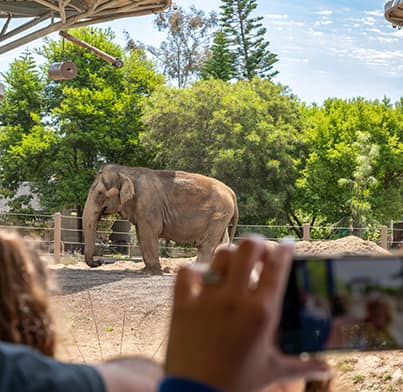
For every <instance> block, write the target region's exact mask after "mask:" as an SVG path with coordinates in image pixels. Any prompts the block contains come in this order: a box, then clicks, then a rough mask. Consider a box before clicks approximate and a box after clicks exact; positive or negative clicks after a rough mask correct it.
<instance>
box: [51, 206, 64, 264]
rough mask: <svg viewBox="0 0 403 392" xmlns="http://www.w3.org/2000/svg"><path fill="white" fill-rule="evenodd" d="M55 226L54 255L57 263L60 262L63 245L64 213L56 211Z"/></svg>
mask: <svg viewBox="0 0 403 392" xmlns="http://www.w3.org/2000/svg"><path fill="white" fill-rule="evenodd" d="M54 219H55V228H54V233H53V247H54V248H53V256H54V258H55V263H57V264H59V263H60V250H61V245H62V214H61V213H60V212H56V214H55V217H54Z"/></svg>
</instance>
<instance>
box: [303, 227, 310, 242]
mask: <svg viewBox="0 0 403 392" xmlns="http://www.w3.org/2000/svg"><path fill="white" fill-rule="evenodd" d="M303 230H304V232H303V237H302V239H303V240H304V241H310V240H311V225H310V224H309V223H304V228H303Z"/></svg>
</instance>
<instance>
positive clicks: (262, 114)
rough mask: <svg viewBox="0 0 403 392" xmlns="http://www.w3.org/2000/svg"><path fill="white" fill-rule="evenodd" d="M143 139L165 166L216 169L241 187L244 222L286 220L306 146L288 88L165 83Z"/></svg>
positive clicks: (258, 82)
mask: <svg viewBox="0 0 403 392" xmlns="http://www.w3.org/2000/svg"><path fill="white" fill-rule="evenodd" d="M144 122H145V124H146V125H147V132H146V133H145V134H144V136H143V138H142V140H143V142H144V143H145V145H146V146H148V147H149V148H150V149H151V151H153V152H154V153H155V158H154V163H155V164H156V165H157V166H159V167H164V168H176V169H183V170H190V171H195V172H199V173H203V174H207V175H211V176H214V177H217V178H219V179H221V180H223V181H224V182H225V183H227V184H228V185H230V186H231V187H233V189H235V190H236V192H237V195H238V199H239V208H240V211H241V217H242V222H244V223H251V224H252V223H264V222H265V221H267V220H268V219H269V218H276V219H278V220H280V221H283V222H284V221H286V217H287V213H288V205H289V197H290V195H291V194H292V192H293V189H294V183H295V180H296V178H297V174H298V172H297V165H298V163H299V157H300V155H301V151H302V143H301V137H302V131H303V128H302V125H303V121H302V116H301V114H300V112H299V104H298V102H297V101H296V99H295V97H293V96H292V95H290V94H288V93H287V92H286V90H285V89H284V87H282V86H280V85H275V84H273V83H272V82H270V81H268V80H262V79H254V80H252V81H250V82H249V81H240V82H237V83H235V84H228V83H225V82H223V81H221V80H210V81H206V82H198V83H195V84H194V85H193V86H192V87H191V88H188V89H183V90H179V89H173V88H169V87H162V88H160V89H158V90H157V91H156V92H155V93H154V94H153V95H152V96H151V97H150V99H149V100H148V103H147V106H146V108H145V112H144Z"/></svg>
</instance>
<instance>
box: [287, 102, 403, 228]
mask: <svg viewBox="0 0 403 392" xmlns="http://www.w3.org/2000/svg"><path fill="white" fill-rule="evenodd" d="M304 116H305V118H306V119H307V126H306V127H307V132H306V142H307V145H308V149H309V153H308V155H307V158H306V160H305V162H304V164H303V166H302V167H301V171H300V172H301V175H300V176H299V179H298V180H297V190H298V192H297V193H296V195H295V198H294V201H293V203H294V204H293V205H294V210H300V211H304V212H305V213H306V214H308V215H310V216H311V218H315V217H316V218H320V219H322V220H323V222H327V223H331V224H333V223H338V224H339V225H346V224H349V223H350V222H351V221H352V220H353V211H354V210H357V208H359V209H360V208H361V207H360V206H358V207H357V205H356V203H357V202H358V201H359V203H363V207H365V208H364V210H365V211H366V212H365V214H366V215H367V213H369V212H370V214H368V217H369V218H370V219H371V220H373V221H378V222H380V223H382V224H388V223H389V221H390V219H394V220H400V219H401V217H402V215H403V201H402V192H401V189H402V185H403V184H402V181H403V160H402V159H401V157H402V156H403V113H402V111H401V105H400V104H399V103H396V104H395V105H392V104H390V103H389V102H388V101H383V102H379V101H377V100H375V101H368V100H365V99H363V98H356V99H352V100H348V101H346V100H342V99H328V100H327V101H325V103H324V105H323V106H322V107H318V106H313V107H310V108H306V109H305V110H304ZM362 135H365V138H366V139H365V142H363V141H362V140H361V138H362V137H363V136H362ZM357 146H361V147H360V148H358V147H357ZM373 146H376V147H373ZM366 149H367V150H366ZM372 149H377V150H378V152H377V154H375V152H373V150H372ZM364 157H365V159H364ZM369 169H371V174H369ZM370 176H372V177H373V179H375V180H376V181H374V180H372V179H371V180H370ZM343 179H344V180H343ZM346 179H347V180H348V181H347V182H346V181H345V180H346ZM340 180H341V182H340ZM347 184H350V186H346V185H347ZM353 184H355V186H352V185H353ZM341 185H342V186H341ZM354 205H355V206H354ZM363 213H364V211H361V215H362V214H363Z"/></svg>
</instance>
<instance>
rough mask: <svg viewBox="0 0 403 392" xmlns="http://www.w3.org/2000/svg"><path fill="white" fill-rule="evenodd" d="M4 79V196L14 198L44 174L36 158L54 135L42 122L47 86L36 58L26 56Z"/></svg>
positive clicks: (0, 110)
mask: <svg viewBox="0 0 403 392" xmlns="http://www.w3.org/2000/svg"><path fill="white" fill-rule="evenodd" d="M2 76H3V79H4V82H5V85H6V94H5V97H4V99H3V100H2V101H1V103H0V167H1V169H0V193H1V194H2V195H3V196H7V197H9V198H12V197H15V195H16V192H17V190H18V188H19V186H20V185H21V183H22V182H24V181H28V180H29V179H30V178H31V174H32V175H36V173H37V172H38V171H40V170H41V166H42V159H39V160H37V159H32V158H34V157H33V156H32V154H34V155H35V157H37V156H38V155H39V156H40V155H41V154H42V152H43V150H44V149H47V148H48V146H49V143H52V134H51V132H50V131H49V129H47V128H46V127H44V125H43V124H42V121H41V120H42V116H43V114H44V111H45V102H44V98H43V96H44V88H45V84H44V82H43V80H42V78H41V75H40V71H39V70H38V68H37V67H36V65H35V61H34V59H33V56H32V54H31V53H29V52H25V53H24V54H23V55H22V56H21V57H19V58H18V59H16V60H15V61H14V62H12V63H11V64H10V68H9V70H8V71H7V72H6V73H4V74H3V75H2ZM33 135H37V136H38V140H37V142H35V140H33V139H36V138H35V137H33ZM27 148H29V151H27ZM28 160H32V161H31V162H30V163H29V164H27V161H28ZM25 199H26V198H25ZM24 204H25V203H24Z"/></svg>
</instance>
